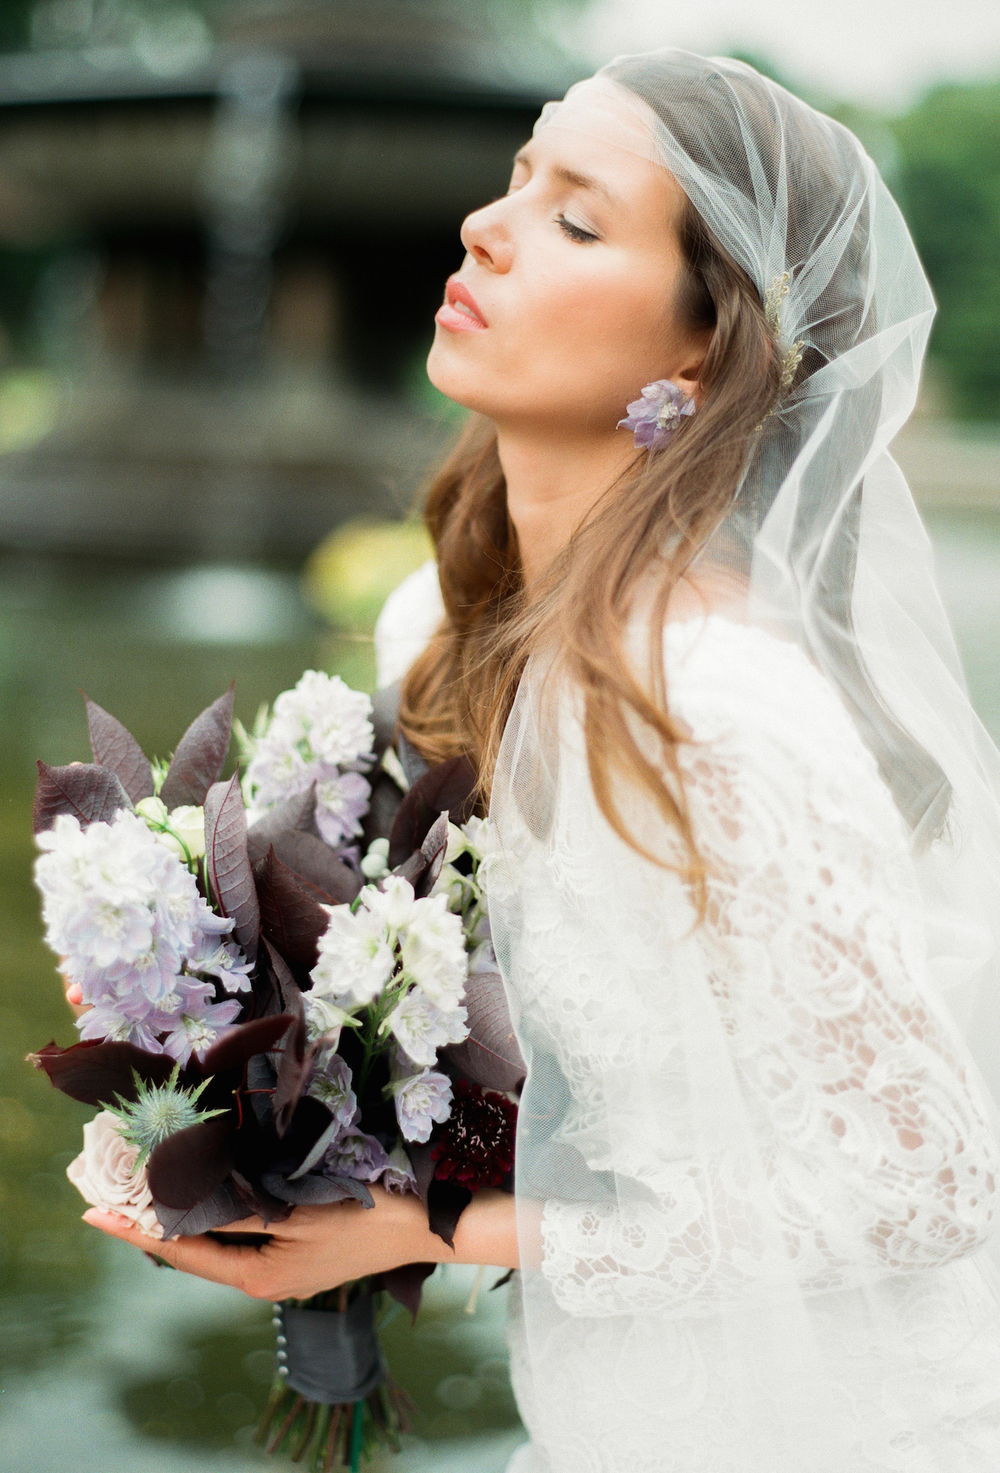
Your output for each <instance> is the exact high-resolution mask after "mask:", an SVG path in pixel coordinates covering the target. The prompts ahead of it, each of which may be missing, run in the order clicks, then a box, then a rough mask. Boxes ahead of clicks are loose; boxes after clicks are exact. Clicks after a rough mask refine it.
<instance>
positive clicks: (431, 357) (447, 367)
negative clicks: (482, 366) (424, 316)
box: [427, 328, 490, 415]
mask: <svg viewBox="0 0 1000 1473" xmlns="http://www.w3.org/2000/svg"><path fill="white" fill-rule="evenodd" d="M440 334H441V329H440V328H438V336H436V337H435V339H434V342H433V344H432V346H431V350H430V352H429V353H428V355H427V377H428V378H429V379H430V381H431V383H432V384H433V385H434V387H435V389H437V391H438V393H439V394H444V396H445V398H446V399H451V400H453V401H454V403H456V404H461V406H462V408H463V409H471V410H472V411H473V412H474V413H475V414H485V415H489V414H490V403H489V402H486V401H488V400H489V399H490V395H489V394H484V393H480V392H477V389H481V388H482V384H481V382H480V380H481V378H482V374H481V373H480V372H476V371H474V370H472V369H471V368H470V365H469V364H468V363H463V362H461V354H459V353H457V352H454V351H450V350H451V344H450V343H448V342H445V343H441V341H440Z"/></svg>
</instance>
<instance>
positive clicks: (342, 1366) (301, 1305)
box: [256, 1284, 412, 1473]
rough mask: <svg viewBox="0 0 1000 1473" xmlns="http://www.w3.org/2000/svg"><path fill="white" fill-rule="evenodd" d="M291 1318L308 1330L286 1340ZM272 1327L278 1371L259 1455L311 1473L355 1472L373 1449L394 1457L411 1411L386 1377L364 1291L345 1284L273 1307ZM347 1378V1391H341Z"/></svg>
mask: <svg viewBox="0 0 1000 1473" xmlns="http://www.w3.org/2000/svg"><path fill="white" fill-rule="evenodd" d="M293 1315H294V1316H295V1320H294V1322H293V1323H294V1324H295V1325H297V1326H298V1327H299V1328H300V1329H301V1328H302V1327H303V1326H305V1327H307V1333H306V1334H305V1335H304V1336H302V1335H301V1334H299V1335H296V1334H292V1335H287V1334H285V1333H284V1331H286V1330H290V1329H292V1328H293V1323H291V1322H290V1321H291V1317H292V1316H293ZM304 1316H308V1319H305V1318H304ZM331 1316H337V1319H332V1318H331ZM274 1323H275V1327H276V1328H277V1329H279V1331H280V1332H281V1333H279V1337H278V1339H279V1356H280V1357H281V1359H282V1365H281V1369H280V1372H279V1374H278V1376H277V1378H276V1379H275V1383H274V1385H273V1386H272V1388H271V1394H270V1397H269V1399H268V1403H267V1406H266V1408H265V1410H264V1414H263V1416H262V1418H261V1422H260V1425H259V1427H258V1428H257V1432H256V1441H257V1442H258V1443H260V1444H261V1445H263V1446H264V1448H265V1451H266V1452H268V1453H278V1452H280V1453H283V1454H284V1455H285V1456H286V1457H288V1458H290V1459H291V1461H292V1462H293V1463H297V1462H303V1463H304V1464H305V1466H306V1467H307V1468H308V1469H310V1470H311V1473H331V1470H333V1469H338V1468H349V1469H350V1470H351V1473H357V1470H358V1468H359V1466H360V1462H361V1458H362V1457H365V1458H366V1459H367V1458H369V1457H370V1456H371V1454H372V1452H373V1451H374V1450H375V1449H376V1448H377V1447H380V1446H388V1447H390V1448H391V1449H392V1450H393V1452H398V1451H399V1434H400V1432H407V1431H409V1430H410V1426H411V1422H410V1412H411V1411H412V1407H411V1404H410V1401H409V1398H408V1397H407V1396H406V1393H405V1392H404V1391H403V1390H402V1389H401V1388H400V1387H398V1386H397V1385H395V1383H394V1382H393V1381H392V1380H391V1379H390V1378H389V1376H388V1375H387V1374H386V1370H385V1365H384V1363H383V1361H382V1357H381V1354H380V1352H379V1349H378V1340H377V1337H376V1331H375V1324H374V1315H373V1299H372V1295H371V1293H370V1290H369V1289H368V1287H367V1286H366V1285H364V1284H352V1285H347V1284H344V1285H341V1287H340V1288H339V1289H336V1290H333V1291H331V1292H329V1293H324V1294H317V1295H314V1296H313V1298H311V1299H307V1300H303V1301H288V1302H286V1303H285V1304H280V1305H275V1319H274ZM324 1341H325V1344H324ZM372 1367H374V1369H372ZM375 1378H377V1380H375V1384H374V1385H372V1381H373V1379H375ZM352 1379H353V1380H354V1383H355V1384H354V1385H353V1386H348V1385H346V1384H345V1383H346V1382H349V1381H351V1380H352ZM324 1383H325V1384H324ZM352 1391H356V1392H358V1393H360V1394H357V1395H352V1394H351V1393H352Z"/></svg>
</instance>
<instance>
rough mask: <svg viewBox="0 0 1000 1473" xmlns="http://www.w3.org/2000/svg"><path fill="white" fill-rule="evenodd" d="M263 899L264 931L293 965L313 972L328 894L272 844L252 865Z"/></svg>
mask: <svg viewBox="0 0 1000 1473" xmlns="http://www.w3.org/2000/svg"><path fill="white" fill-rule="evenodd" d="M253 873H254V879H255V881H256V883H257V896H258V898H259V900H260V929H261V934H262V935H263V936H264V937H265V938H266V939H267V940H268V941H270V942H271V944H272V946H274V947H276V948H277V950H278V951H279V952H280V953H281V955H282V956H283V957H284V958H285V959H286V960H287V961H288V962H290V963H291V964H292V965H293V966H296V967H303V968H304V969H305V970H306V971H307V972H311V971H312V969H313V967H314V966H315V965H316V958H317V955H318V953H317V950H316V946H317V942H318V941H319V938H320V937H321V936H322V935H323V932H324V931H325V930H326V927H327V923H328V921H329V916H328V915H327V913H326V911H325V910H324V909H323V905H324V904H327V905H329V904H332V903H333V902H332V901H331V900H330V899H329V897H327V896H325V895H323V893H322V892H321V891H319V890H317V889H316V887H315V886H314V885H310V884H308V883H307V881H305V880H303V879H302V878H301V876H300V875H297V874H296V873H295V872H294V871H293V870H291V869H289V867H288V865H287V864H282V862H281V860H280V859H279V858H278V856H277V855H276V854H275V852H274V847H273V846H272V847H271V848H270V849H269V850H268V851H267V854H266V855H265V857H264V858H263V859H261V860H258V862H257V863H256V864H255V865H254V867H253Z"/></svg>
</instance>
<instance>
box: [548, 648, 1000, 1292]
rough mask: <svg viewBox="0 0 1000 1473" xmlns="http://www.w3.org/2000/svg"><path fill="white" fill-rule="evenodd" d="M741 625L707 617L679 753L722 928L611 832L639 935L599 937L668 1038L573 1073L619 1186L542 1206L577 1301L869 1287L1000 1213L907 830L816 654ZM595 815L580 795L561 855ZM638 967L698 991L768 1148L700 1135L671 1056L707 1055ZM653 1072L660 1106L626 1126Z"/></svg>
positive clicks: (656, 981) (674, 993) (984, 1114)
mask: <svg viewBox="0 0 1000 1473" xmlns="http://www.w3.org/2000/svg"><path fill="white" fill-rule="evenodd" d="M710 622H711V621H710ZM722 639H723V645H724V649H722V652H721V653H720V646H719V640H720V633H719V631H718V630H716V631H715V632H714V633H712V632H711V631H710V632H709V635H708V636H706V639H705V641H704V644H703V647H699V648H698V649H696V650H695V652H694V654H693V656H692V657H691V658H690V659H688V660H687V663H686V664H685V665H684V666H683V668H680V669H678V670H677V671H675V672H674V678H673V694H672V699H673V701H674V706H675V710H677V711H678V713H679V714H680V715H681V716H683V717H684V719H685V720H686V721H687V722H688V724H689V726H690V727H691V729H692V733H693V736H694V741H693V742H692V743H691V744H689V745H686V746H685V747H684V749H683V755H682V761H683V765H684V770H685V777H686V785H687V791H688V799H689V803H690V807H691V814H692V819H693V823H694V831H695V835H696V837H697V840H698V843H699V846H700V852H701V854H702V856H703V858H704V860H705V862H706V864H707V866H708V870H709V908H708V917H707V920H706V921H705V922H704V923H703V924H702V925H701V926H700V927H697V928H695V929H694V930H693V931H691V932H690V935H689V936H688V938H687V939H686V940H684V939H681V933H682V931H683V927H676V926H675V928H674V935H675V936H677V937H678V938H679V939H677V940H676V941H675V943H674V944H673V945H672V946H670V947H663V946H662V931H661V929H660V928H659V927H658V926H657V925H655V924H651V918H650V915H649V907H650V905H651V904H652V903H653V901H652V897H653V896H655V895H658V896H659V900H658V901H657V902H656V903H657V904H661V905H663V906H664V907H667V908H670V907H673V908H674V910H675V911H676V909H677V906H678V897H677V892H676V890H674V889H672V888H671V881H670V879H669V877H662V878H660V879H657V878H655V877H653V878H651V877H650V874H649V870H650V869H651V868H652V867H651V866H648V865H645V864H644V863H643V861H641V860H640V859H638V858H635V857H634V856H631V855H630V853H629V851H628V850H627V849H625V848H624V846H621V847H619V848H616V849H614V864H615V866H617V867H618V869H619V871H622V870H623V871H624V874H622V873H619V876H618V883H617V884H616V885H614V886H613V887H611V888H613V895H614V898H613V900H612V901H610V902H609V916H610V917H613V920H611V919H609V922H608V923H609V924H613V926H614V930H615V933H616V937H617V944H616V943H615V940H614V938H608V944H606V945H603V943H601V942H596V943H595V949H596V950H600V949H601V947H602V945H603V952H604V957H605V959H606V961H605V965H606V966H613V965H615V963H614V962H613V961H612V960H610V959H611V958H613V957H614V956H616V955H617V957H618V958H619V959H620V960H619V962H618V974H617V975H612V976H607V975H605V976H604V978H603V985H604V986H605V988H606V990H607V992H608V993H609V994H610V995H614V996H616V997H618V998H619V999H621V1000H623V1007H624V1013H623V1015H622V1017H621V1019H620V1022H621V1036H622V1037H626V1036H627V1034H628V1032H629V1030H635V1031H637V1032H638V1033H640V1034H645V1035H647V1036H648V1038H649V1041H650V1043H649V1048H648V1050H647V1052H646V1055H645V1063H639V1064H638V1065H637V1062H636V1061H637V1054H636V1052H635V1050H634V1049H633V1048H630V1047H629V1048H625V1049H624V1050H619V1051H618V1052H617V1053H616V1052H615V1049H614V1048H613V1047H610V1048H607V1049H605V1051H604V1053H603V1054H602V1053H601V1045H600V1044H598V1043H597V1042H596V1041H595V1043H594V1051H595V1057H594V1058H592V1059H591V1061H590V1064H589V1065H588V1063H587V1061H586V1060H584V1061H583V1063H582V1065H581V1062H580V1060H579V1059H577V1060H576V1062H575V1063H573V1062H570V1063H568V1064H566V1065H565V1066H564V1067H565V1072H566V1075H567V1078H568V1079H569V1081H570V1090H571V1093H572V1096H573V1113H574V1115H575V1117H576V1119H577V1120H578V1121H589V1127H587V1126H578V1129H577V1139H584V1140H586V1139H588V1136H587V1129H588V1128H589V1130H590V1136H589V1140H590V1150H589V1154H588V1165H589V1166H590V1167H592V1168H593V1167H595V1166H598V1167H603V1168H604V1171H605V1179H607V1176H608V1174H609V1173H608V1171H607V1168H608V1167H609V1166H610V1168H611V1172H610V1174H611V1176H612V1177H613V1183H614V1185H613V1189H612V1190H611V1191H610V1192H609V1193H607V1194H606V1200H604V1201H603V1202H590V1203H581V1202H580V1201H579V1200H577V1201H566V1200H559V1198H558V1196H557V1195H553V1196H551V1197H549V1198H548V1200H547V1201H546V1203H545V1206H544V1211H543V1214H542V1239H543V1257H542V1264H541V1267H542V1270H543V1272H544V1274H545V1276H546V1278H547V1279H548V1280H549V1282H550V1285H551V1288H552V1291H553V1293H554V1295H555V1297H556V1299H557V1301H558V1302H559V1304H560V1305H561V1306H562V1308H563V1309H564V1310H565V1311H567V1312H569V1313H571V1314H576V1315H588V1316H593V1315H606V1314H619V1313H626V1312H636V1311H638V1312H646V1313H648V1312H651V1311H655V1310H668V1309H669V1310H672V1311H673V1312H674V1313H681V1314H699V1313H709V1312H711V1311H712V1310H713V1309H715V1308H718V1306H719V1305H720V1302H721V1303H726V1302H729V1303H732V1302H733V1301H739V1300H741V1299H746V1298H748V1297H751V1296H752V1295H753V1294H754V1293H755V1292H758V1291H759V1290H760V1289H761V1287H762V1286H766V1285H768V1284H771V1285H773V1284H776V1283H781V1282H782V1281H787V1279H788V1278H789V1277H791V1278H793V1279H794V1280H795V1281H796V1282H797V1283H798V1286H799V1288H800V1289H804V1290H805V1291H806V1292H816V1291H819V1290H827V1289H835V1288H843V1287H849V1286H852V1285H855V1284H857V1283H859V1282H863V1281H865V1280H869V1279H876V1278H880V1277H884V1276H885V1275H886V1274H892V1273H899V1272H907V1271H912V1270H918V1269H922V1268H926V1267H933V1266H935V1265H939V1264H943V1263H946V1262H948V1261H949V1260H951V1259H954V1258H957V1257H959V1256H960V1255H963V1254H967V1253H969V1252H970V1250H973V1249H975V1248H976V1247H977V1246H978V1245H979V1244H981V1243H983V1242H984V1241H985V1239H986V1238H987V1236H988V1235H989V1230H990V1225H991V1222H992V1220H993V1216H994V1211H995V1206H996V1179H997V1174H998V1158H1000V1150H998V1144H997V1140H996V1137H995V1135H994V1133H993V1129H992V1126H991V1125H990V1123H989V1120H990V1112H989V1109H988V1106H987V1104H986V1101H985V1094H984V1091H983V1090H982V1086H981V1084H980V1083H979V1082H978V1078H973V1076H974V1075H975V1069H974V1066H973V1065H972V1062H971V1059H969V1057H968V1053H967V1050H966V1049H965V1046H964V1044H963V1043H962V1041H961V1039H960V1036H959V1035H958V1032H957V1029H955V1028H954V1027H953V1025H952V1024H951V1022H950V1020H949V1019H948V1017H947V1014H946V1012H945V1010H944V1009H943V1007H942V1006H941V1004H940V1002H939V1000H938V999H936V998H935V997H934V995H933V991H932V988H931V986H930V984H929V982H928V980H927V976H926V966H925V960H924V942H923V929H922V922H921V915H920V908H919V898H918V892H917V889H916V882H915V878H914V871H913V867H912V862H911V860H910V858H909V854H908V849H907V839H906V836H905V834H904V832H903V827H902V823H901V821H900V820H899V818H898V816H897V814H896V810H895V808H894V806H893V804H892V802H891V799H890V798H889V796H888V793H887V791H886V789H885V787H884V785H883V784H882V782H881V779H880V778H879V776H878V773H877V770H876V767H875V764H874V761H873V760H872V759H871V757H870V756H869V754H868V752H867V751H866V750H865V749H864V748H863V747H862V745H861V743H860V741H859V739H858V738H857V736H856V735H855V732H854V728H853V726H852V725H851V723H850V721H849V719H848V717H847V715H846V713H845V712H844V711H843V709H842V708H841V707H840V705H839V702H838V701H837V699H836V697H835V696H834V695H833V693H832V692H831V691H830V689H829V687H827V686H826V684H825V682H823V681H822V678H821V677H820V676H819V675H818V674H817V673H816V672H815V671H814V670H813V668H812V667H811V666H810V665H809V664H808V663H807V661H806V660H805V658H804V657H803V656H801V655H800V654H799V653H798V652H797V651H796V650H793V649H792V648H791V647H785V646H779V645H778V643H777V641H774V640H771V639H770V637H768V636H765V635H762V634H761V632H760V631H756V630H751V629H744V628H741V627H740V626H729V628H728V630H727V631H726V632H725V634H724V636H723V637H722ZM765 646H774V648H773V649H771V648H767V647H765ZM762 652H763V653H762ZM561 757H562V760H563V763H564V770H563V774H562V775H561V778H560V791H561V792H562V793H563V794H566V793H567V791H568V788H567V782H566V779H567V777H568V775H569V771H570V770H571V759H569V758H568V756H567V754H566V753H564V752H563V753H561ZM567 764H569V765H568V766H567ZM580 781H581V779H580V777H579V775H577V778H576V785H577V786H579V783H580ZM584 812H585V808H584V806H583V805H581V804H580V803H579V802H578V801H576V800H574V801H573V802H572V803H567V802H566V801H564V802H563V804H562V821H563V829H562V832H561V834H560V839H559V843H560V845H561V847H562V849H563V851H564V852H565V851H567V850H568V849H570V848H572V846H573V844H574V836H573V832H572V827H573V823H574V821H580V816H581V815H582V814H583V813H584ZM569 814H576V815H577V818H576V819H575V820H574V819H573V818H572V817H568V816H567V815H569ZM586 821H587V822H590V823H593V821H594V820H593V813H592V811H591V813H590V818H589V819H588V820H586ZM577 838H578V839H580V841H581V843H582V845H583V848H584V850H585V851H586V852H587V853H588V856H589V859H588V862H589V863H590V864H591V868H592V867H593V863H594V862H595V861H594V848H593V846H592V845H588V844H587V841H586V839H585V838H584V837H583V836H582V835H578V836H577ZM605 847H606V848H607V847H608V846H607V844H606V845H605ZM640 870H641V871H642V873H640ZM630 876H631V878H630ZM578 883H579V884H580V885H584V884H586V883H589V882H588V881H587V880H585V879H584V878H583V877H582V871H581V874H580V876H578ZM629 897H632V899H630V898H629ZM594 903H595V905H596V904H598V903H599V902H597V901H596V900H595V902H594ZM629 906H631V907H632V909H631V914H630V913H629ZM551 935H552V931H551V929H550V931H549V936H550V937H551ZM594 935H596V933H592V935H591V939H592V940H593V937H594ZM654 946H655V947H656V948H657V951H656V954H655V955H654V954H653V952H652V950H651V948H652V947H654ZM644 953H645V954H644ZM626 971H627V975H626ZM637 976H638V977H641V978H647V979H652V985H655V986H656V987H658V988H659V994H658V995H659V996H660V997H662V998H664V999H671V998H672V999H674V1001H673V1002H672V1003H670V1004H669V1006H671V1007H680V1008H685V1007H686V1008H691V1007H694V1006H696V1005H697V996H698V992H697V989H698V987H699V984H701V985H702V987H703V991H704V995H705V997H706V999H708V1000H709V1007H710V1009H712V1010H714V1016H715V1019H716V1021H717V1024H718V1026H719V1028H720V1036H721V1037H722V1038H723V1039H724V1041H725V1042H724V1052H725V1053H726V1054H727V1055H728V1059H727V1062H726V1068H727V1069H731V1072H732V1079H733V1081H734V1087H735V1090H736V1092H737V1093H738V1094H739V1096H741V1097H742V1100H743V1102H744V1105H743V1106H741V1107H740V1108H741V1109H743V1108H744V1107H745V1118H746V1119H748V1120H749V1121H750V1122H751V1124H752V1132H751V1135H752V1141H753V1150H752V1151H751V1150H748V1146H747V1141H748V1139H750V1138H751V1136H744V1137H743V1138H742V1139H739V1140H736V1139H732V1140H729V1139H727V1134H726V1130H725V1128H723V1129H721V1130H720V1131H719V1132H718V1135H717V1137H716V1138H714V1140H713V1141H712V1144H711V1148H708V1147H706V1146H705V1144H704V1142H705V1140H706V1138H707V1137H706V1136H705V1135H704V1134H699V1135H698V1136H697V1141H696V1143H695V1144H694V1145H693V1147H692V1148H691V1149H689V1150H687V1151H686V1150H685V1149H684V1146H683V1143H681V1144H680V1146H678V1140H679V1136H678V1127H677V1125H676V1121H677V1119H678V1118H679V1117H680V1116H681V1115H682V1114H683V1110H684V1108H689V1107H690V1091H691V1089H692V1088H698V1085H697V1082H695V1083H694V1084H693V1085H691V1084H690V1083H689V1084H688V1085H686V1086H682V1085H680V1084H679V1083H678V1077H677V1075H676V1073H672V1072H671V1069H670V1067H669V1059H670V1056H671V1051H672V1050H673V1051H674V1052H677V1050H680V1052H681V1053H686V1055H687V1058H688V1060H690V1058H691V1057H692V1051H691V1049H690V1047H688V1046H686V1045H685V1044H684V1042H683V1037H682V1035H681V1034H679V1033H678V1032H676V1031H673V1032H672V1031H671V1024H670V1020H667V1021H666V1022H665V1023H663V1024H660V1023H658V1022H657V1021H656V1020H655V1019H653V1018H652V1017H651V1016H650V1011H649V1010H650V1002H649V999H650V997H651V996H652V995H653V994H652V993H651V992H650V991H649V989H648V988H647V990H646V991H645V992H643V993H641V997H642V998H644V999H645V1001H644V1002H640V1003H638V1004H637V1005H638V1006H641V1007H645V1009H646V1010H647V1011H646V1016H645V1017H643V1016H642V1014H641V1012H640V1011H636V1012H634V1013H632V1014H630V1013H629V1011H628V1005H627V1003H626V1002H624V1000H627V999H629V998H630V997H631V998H633V999H638V998H640V993H638V992H637V990H636V983H635V979H636V977H637ZM612 1026H613V1025H612ZM679 1026H680V1025H679V1024H678V1028H679ZM605 1031H606V1030H605ZM582 1036H583V1035H580V1034H579V1033H578V1034H576V1035H575V1036H574V1037H575V1042H570V1043H569V1044H567V1043H566V1039H565V1038H564V1040H563V1042H564V1047H566V1048H568V1049H569V1050H570V1051H572V1049H573V1048H574V1047H576V1048H579V1047H580V1039H581V1038H582ZM593 1038H594V1040H596V1038H597V1034H596V1033H595V1034H594V1035H593ZM679 1040H680V1041H679ZM636 1068H638V1069H639V1070H640V1071H642V1070H645V1074H646V1079H645V1083H644V1086H643V1096H642V1108H641V1110H639V1109H635V1110H634V1111H633V1112H632V1114H631V1118H629V1110H628V1108H627V1106H625V1105H624V1104H623V1102H626V1101H628V1100H630V1099H631V1100H633V1101H634V1100H635V1098H636V1092H637V1088H638V1086H637V1084H636V1081H635V1079H634V1078H630V1077H626V1072H627V1071H632V1072H633V1073H634V1071H635V1070H636ZM720 1079H721V1072H720ZM720 1090H721V1084H720ZM597 1119H599V1122H600V1123H599V1124H597V1125H595V1123H594V1122H595V1120H597ZM658 1122H659V1123H658ZM672 1122H673V1123H672ZM568 1134H572V1130H570V1131H569V1132H568ZM598 1138H599V1139H600V1140H601V1141H602V1142H603V1144H604V1147H605V1159H604V1160H603V1161H602V1160H601V1159H600V1154H601V1153H600V1151H599V1150H596V1149H595V1148H594V1145H593V1142H594V1140H595V1139H598ZM775 1225H777V1229H778V1231H775ZM776 1237H777V1238H778V1240H779V1241H778V1244H777V1255H776V1256H775V1251H774V1250H775V1243H774V1239H775V1238H776ZM776 1257H777V1261H776Z"/></svg>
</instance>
